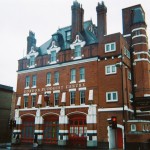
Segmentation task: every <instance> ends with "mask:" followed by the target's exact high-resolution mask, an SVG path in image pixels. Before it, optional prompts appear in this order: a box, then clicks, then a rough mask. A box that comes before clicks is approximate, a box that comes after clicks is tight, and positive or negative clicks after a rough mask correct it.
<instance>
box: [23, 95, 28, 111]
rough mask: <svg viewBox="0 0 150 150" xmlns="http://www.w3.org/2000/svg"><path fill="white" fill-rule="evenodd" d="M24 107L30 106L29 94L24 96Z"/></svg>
mask: <svg viewBox="0 0 150 150" xmlns="http://www.w3.org/2000/svg"><path fill="white" fill-rule="evenodd" d="M24 107H25V108H26V107H28V96H25V97H24Z"/></svg>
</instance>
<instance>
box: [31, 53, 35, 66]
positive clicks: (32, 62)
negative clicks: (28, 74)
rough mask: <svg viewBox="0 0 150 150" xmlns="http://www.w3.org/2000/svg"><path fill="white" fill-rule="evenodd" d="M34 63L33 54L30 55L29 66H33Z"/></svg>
mask: <svg viewBox="0 0 150 150" xmlns="http://www.w3.org/2000/svg"><path fill="white" fill-rule="evenodd" d="M34 65H35V56H34V55H33V56H31V57H30V66H34Z"/></svg>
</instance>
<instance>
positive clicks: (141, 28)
mask: <svg viewBox="0 0 150 150" xmlns="http://www.w3.org/2000/svg"><path fill="white" fill-rule="evenodd" d="M137 30H145V31H146V29H145V28H143V27H140V28H135V29H133V30H132V31H131V32H134V31H137Z"/></svg>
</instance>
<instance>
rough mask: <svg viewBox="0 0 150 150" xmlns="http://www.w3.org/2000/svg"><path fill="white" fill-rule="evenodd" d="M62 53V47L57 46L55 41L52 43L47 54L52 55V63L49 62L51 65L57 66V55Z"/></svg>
mask: <svg viewBox="0 0 150 150" xmlns="http://www.w3.org/2000/svg"><path fill="white" fill-rule="evenodd" d="M59 51H60V47H58V46H57V45H56V42H55V41H52V43H51V47H50V48H49V49H48V50H47V53H48V54H49V55H50V61H48V63H49V64H55V63H57V61H59V60H57V53H58V52H59Z"/></svg>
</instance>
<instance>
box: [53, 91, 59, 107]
mask: <svg viewBox="0 0 150 150" xmlns="http://www.w3.org/2000/svg"><path fill="white" fill-rule="evenodd" d="M54 105H55V106H58V105H59V93H54Z"/></svg>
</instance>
